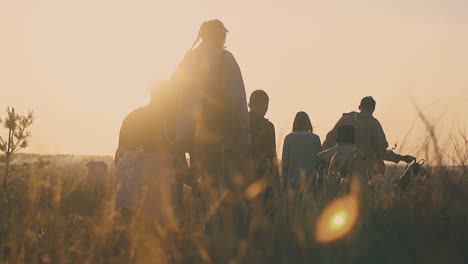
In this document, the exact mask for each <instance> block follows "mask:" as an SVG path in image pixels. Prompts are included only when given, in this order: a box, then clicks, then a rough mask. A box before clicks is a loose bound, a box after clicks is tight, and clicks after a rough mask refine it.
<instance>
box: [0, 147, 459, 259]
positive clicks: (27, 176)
mask: <svg viewBox="0 0 468 264" xmlns="http://www.w3.org/2000/svg"><path fill="white" fill-rule="evenodd" d="M460 151H464V152H460V153H459V155H458V156H457V157H456V158H454V159H452V165H451V166H442V165H441V164H438V161H437V159H435V160H434V161H433V162H429V164H427V165H426V168H427V170H428V175H429V177H430V179H429V183H428V184H425V185H415V186H412V188H411V189H410V190H408V191H404V192H399V191H396V190H395V189H394V188H393V184H392V182H393V181H392V179H394V178H395V177H396V176H397V175H399V174H400V173H401V168H399V167H391V166H389V167H388V169H387V175H386V176H385V178H384V179H380V181H379V184H377V185H376V187H375V189H374V190H373V191H372V192H368V193H367V194H366V195H365V196H364V197H365V199H362V200H361V201H360V205H359V206H360V210H359V217H358V222H357V224H356V225H355V226H354V227H353V229H352V230H351V231H350V232H349V233H348V234H346V236H344V237H343V238H342V239H340V240H338V241H335V242H331V243H319V242H317V240H316V239H315V233H316V231H317V230H315V225H316V222H317V219H318V216H319V214H320V212H321V211H322V210H323V208H324V207H325V206H326V205H327V204H328V203H329V202H330V201H331V200H332V199H333V198H335V197H336V192H335V191H334V190H332V189H330V188H328V187H320V188H315V189H314V190H307V191H304V192H301V194H300V195H296V194H295V195H292V196H291V195H289V196H288V197H283V198H281V199H277V200H276V202H275V205H274V214H273V215H271V216H270V217H261V216H260V217H258V218H256V220H255V221H251V222H250V224H249V225H248V227H247V229H245V230H238V229H236V228H235V226H234V225H232V226H231V227H232V228H229V225H226V226H227V228H224V229H223V230H218V232H214V233H213V234H211V235H210V236H206V235H204V233H203V232H201V229H202V226H203V225H202V224H201V222H202V221H203V219H202V217H201V214H200V201H199V199H197V198H196V196H194V195H192V192H191V189H190V188H189V187H187V186H185V188H184V199H183V205H184V209H185V210H184V212H182V213H180V214H178V216H179V219H173V224H168V225H159V224H157V223H154V222H152V221H151V220H149V219H148V218H147V217H144V216H142V215H138V214H137V215H136V216H133V217H130V218H128V217H124V216H123V215H122V213H121V212H118V211H117V210H116V209H115V203H114V199H115V197H114V191H113V190H114V187H113V186H114V183H113V181H114V174H115V172H114V169H113V168H112V166H111V167H110V169H109V172H108V173H107V175H105V176H103V177H95V175H91V174H88V172H87V170H86V168H85V167H84V166H83V164H84V163H83V162H78V163H76V162H75V163H70V164H68V165H67V164H61V165H60V166H58V165H57V164H54V163H53V162H51V163H48V162H36V163H32V164H16V165H15V174H14V176H13V177H12V179H11V184H10V185H9V186H8V187H6V188H2V189H0V263H467V262H468V203H467V201H468V167H467V161H468V159H466V157H467V152H466V149H461V150H460ZM431 163H432V164H431ZM15 179H16V180H15ZM291 197H292V198H291ZM223 206H224V205H223V203H222V202H221V203H220V205H219V207H217V208H215V209H217V210H221V209H219V208H222V207H223ZM227 208H229V207H227ZM226 210H228V209H226ZM225 213H226V214H227V216H228V218H231V219H232V218H233V217H236V215H233V214H232V212H231V213H229V212H227V211H225Z"/></svg>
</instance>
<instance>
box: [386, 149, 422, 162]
mask: <svg viewBox="0 0 468 264" xmlns="http://www.w3.org/2000/svg"><path fill="white" fill-rule="evenodd" d="M384 160H385V161H391V162H393V163H398V162H400V161H404V162H406V163H411V162H413V161H415V160H416V158H415V157H413V156H411V155H405V156H402V155H400V154H397V153H395V152H393V150H387V151H385V154H384Z"/></svg>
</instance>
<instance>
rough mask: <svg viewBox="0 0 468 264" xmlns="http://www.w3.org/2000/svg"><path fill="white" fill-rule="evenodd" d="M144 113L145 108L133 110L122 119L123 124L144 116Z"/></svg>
mask: <svg viewBox="0 0 468 264" xmlns="http://www.w3.org/2000/svg"><path fill="white" fill-rule="evenodd" d="M145 112H146V107H145V106H141V107H138V108H135V109H134V110H132V111H131V112H130V113H128V115H127V116H126V117H125V118H124V121H123V122H131V121H132V120H135V119H137V118H138V117H140V116H142V115H144V114H145Z"/></svg>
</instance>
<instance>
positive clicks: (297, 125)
mask: <svg viewBox="0 0 468 264" xmlns="http://www.w3.org/2000/svg"><path fill="white" fill-rule="evenodd" d="M293 132H313V128H312V123H311V122H310V118H309V115H307V113H306V112H302V111H301V112H298V113H297V114H296V117H295V118H294V123H293Z"/></svg>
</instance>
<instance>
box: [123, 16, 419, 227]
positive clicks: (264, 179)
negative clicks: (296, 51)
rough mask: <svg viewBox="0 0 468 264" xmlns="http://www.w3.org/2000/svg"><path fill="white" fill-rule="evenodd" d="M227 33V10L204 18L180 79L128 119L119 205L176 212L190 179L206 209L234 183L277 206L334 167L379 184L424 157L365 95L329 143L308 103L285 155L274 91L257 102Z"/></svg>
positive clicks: (163, 215)
mask: <svg viewBox="0 0 468 264" xmlns="http://www.w3.org/2000/svg"><path fill="white" fill-rule="evenodd" d="M227 33H228V30H227V29H226V28H225V26H224V25H223V23H222V22H221V21H219V20H211V21H207V22H205V23H203V24H202V25H201V27H200V30H199V33H198V37H197V39H196V41H195V43H194V44H193V46H192V48H191V49H190V51H188V53H187V54H186V55H185V57H184V59H183V60H182V62H181V63H180V64H179V65H178V67H177V69H176V70H175V72H174V74H173V75H172V77H171V78H170V80H167V81H161V82H159V83H158V85H157V86H155V87H154V88H153V89H152V90H151V100H150V102H149V104H148V105H146V106H143V107H140V108H138V109H136V110H134V111H133V112H131V113H130V114H129V115H128V116H127V117H126V118H125V120H124V121H123V123H122V127H121V130H120V138H119V146H118V150H117V152H116V156H115V163H116V168H117V183H118V184H117V185H118V187H117V190H118V191H117V205H118V207H119V208H121V209H124V210H127V211H131V212H132V211H136V210H138V209H142V210H143V211H145V212H146V213H147V214H150V215H152V216H154V217H157V218H158V219H159V221H161V222H164V221H166V222H169V220H168V219H167V217H168V216H170V215H172V214H176V213H175V212H176V211H177V210H178V208H181V207H182V202H181V200H182V195H183V185H184V183H185V184H187V185H190V186H192V189H193V193H194V194H197V195H199V197H200V199H201V201H202V212H203V214H204V215H208V214H210V210H211V209H212V207H213V206H214V204H216V202H217V201H219V200H220V199H221V198H220V197H224V196H225V195H226V193H232V194H236V193H239V194H245V192H246V189H249V188H250V191H251V192H250V193H253V194H252V195H251V196H252V197H255V198H252V197H250V198H252V199H251V202H250V205H249V206H250V207H252V208H253V207H260V208H264V209H265V210H264V211H265V212H267V211H268V208H269V207H270V203H269V201H271V200H272V199H274V198H275V197H276V198H277V197H280V196H281V195H282V194H283V193H284V192H285V191H287V190H290V191H293V192H294V191H295V190H298V189H299V188H303V187H306V188H309V187H310V186H312V185H317V184H320V183H321V182H323V181H324V179H326V175H330V174H334V175H339V177H350V176H352V175H358V176H360V177H362V178H363V179H365V181H366V182H368V183H369V184H370V185H371V184H372V178H373V177H374V176H376V175H377V176H382V175H383V174H384V170H385V165H384V160H386V161H392V162H395V163H397V162H400V161H404V162H406V163H410V162H412V161H414V160H415V158H414V157H412V156H409V155H407V156H402V155H399V154H396V153H394V152H393V151H391V150H388V149H387V148H388V142H387V140H386V137H385V133H384V130H383V128H382V126H381V125H380V123H379V121H378V120H377V119H376V118H375V117H374V116H373V112H374V110H375V107H376V102H375V100H374V99H373V98H372V97H364V98H363V99H362V100H361V102H360V105H359V112H350V113H345V114H343V116H342V117H341V118H340V119H339V120H338V122H337V123H336V125H335V126H334V127H333V129H332V130H331V131H330V132H329V133H328V134H327V137H326V139H325V140H324V142H323V144H322V142H321V140H320V138H319V136H317V135H316V134H314V131H313V126H312V123H311V121H310V119H309V116H308V115H307V113H305V112H298V113H297V115H296V117H295V119H294V123H293V129H292V132H291V133H290V134H288V135H287V136H286V138H285V139H284V145H283V152H282V157H281V162H279V161H278V157H277V152H276V136H275V127H274V125H273V124H272V123H271V122H270V121H269V120H267V119H266V118H265V115H266V113H267V111H268V107H269V97H268V94H267V93H266V92H265V91H263V90H256V91H254V92H253V93H252V94H251V95H250V98H249V102H248V103H247V96H246V92H245V87H244V82H243V79H242V74H241V70H240V68H239V65H238V64H237V62H236V59H235V58H234V56H233V54H231V53H230V52H229V51H227V50H226V49H225V41H226V35H227ZM187 157H189V159H188V158H187ZM280 163H281V165H280ZM252 186H254V187H258V188H253V189H252V188H251V187H252ZM234 196H235V195H234ZM240 196H242V195H240ZM240 196H239V197H240ZM243 197H245V195H244V196H243ZM162 203H164V206H162Z"/></svg>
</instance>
